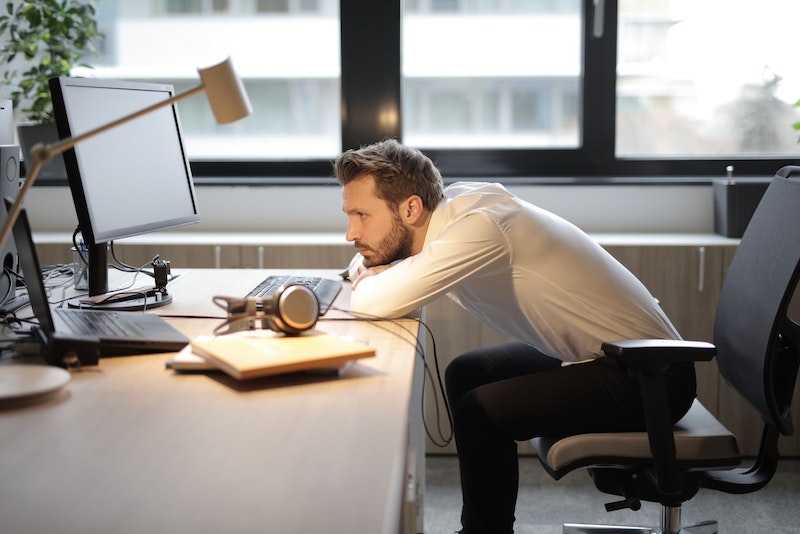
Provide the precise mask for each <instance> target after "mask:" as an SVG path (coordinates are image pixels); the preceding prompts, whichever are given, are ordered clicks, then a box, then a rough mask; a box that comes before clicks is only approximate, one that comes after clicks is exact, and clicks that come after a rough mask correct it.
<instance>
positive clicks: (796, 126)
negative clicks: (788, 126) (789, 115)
mask: <svg viewBox="0 0 800 534" xmlns="http://www.w3.org/2000/svg"><path fill="white" fill-rule="evenodd" d="M794 107H796V108H800V100H798V101H797V102H795V103H794ZM792 126H793V127H794V129H795V130H798V131H800V121H797V122H795V123H794V124H793V125H792ZM797 142H798V143H800V139H798V140H797Z"/></svg>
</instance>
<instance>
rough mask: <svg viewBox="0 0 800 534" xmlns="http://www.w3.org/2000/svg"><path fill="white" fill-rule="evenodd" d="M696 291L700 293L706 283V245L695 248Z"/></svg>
mask: <svg viewBox="0 0 800 534" xmlns="http://www.w3.org/2000/svg"><path fill="white" fill-rule="evenodd" d="M697 269H698V271H697V291H698V292H700V293H702V292H703V288H704V287H705V285H706V247H698V248H697Z"/></svg>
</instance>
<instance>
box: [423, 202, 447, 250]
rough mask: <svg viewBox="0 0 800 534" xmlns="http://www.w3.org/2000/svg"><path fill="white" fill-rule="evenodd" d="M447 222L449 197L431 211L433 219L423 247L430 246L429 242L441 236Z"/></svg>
mask: <svg viewBox="0 0 800 534" xmlns="http://www.w3.org/2000/svg"><path fill="white" fill-rule="evenodd" d="M446 222H447V199H446V198H443V199H442V200H441V201H440V202H439V204H437V205H436V208H435V209H434V210H433V213H431V220H430V221H429V222H428V230H427V231H426V232H425V241H424V243H423V244H422V248H425V247H427V246H428V243H430V242H431V241H433V240H434V239H436V238H437V237H439V234H441V233H442V230H443V229H444V226H445V223H446Z"/></svg>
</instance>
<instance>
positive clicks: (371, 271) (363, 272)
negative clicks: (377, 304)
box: [353, 265, 391, 289]
mask: <svg viewBox="0 0 800 534" xmlns="http://www.w3.org/2000/svg"><path fill="white" fill-rule="evenodd" d="M389 267H391V265H376V266H375V267H369V268H367V267H360V268H359V269H358V276H356V279H355V280H353V289H355V288H356V287H357V286H358V284H359V282H361V280H363V279H364V278H367V277H370V276H374V275H376V274H378V273H382V272H383V271H385V270H386V269H388V268H389Z"/></svg>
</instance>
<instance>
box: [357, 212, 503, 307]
mask: <svg viewBox="0 0 800 534" xmlns="http://www.w3.org/2000/svg"><path fill="white" fill-rule="evenodd" d="M508 261H509V250H508V246H507V242H506V239H505V236H503V234H502V233H501V232H500V230H499V229H498V228H497V225H496V224H495V223H494V221H493V220H491V219H490V218H489V217H488V216H487V215H484V214H482V213H473V214H470V215H467V216H466V217H464V218H463V219H460V220H458V221H456V222H454V223H453V224H452V225H451V226H450V227H449V228H447V229H446V230H445V231H444V232H443V233H442V235H441V236H439V237H438V238H437V239H435V240H433V241H431V242H430V243H428V244H427V246H426V247H425V248H424V249H423V250H422V251H421V252H420V253H419V254H416V255H414V256H411V257H409V258H406V259H405V260H403V261H401V262H399V263H397V264H395V265H393V266H391V267H390V268H388V269H386V270H384V271H382V272H380V273H378V274H375V275H374V276H367V277H363V278H362V279H361V280H360V281H359V283H358V286H357V288H356V289H355V290H354V291H353V293H352V296H351V298H350V308H351V309H352V311H354V312H357V313H364V314H370V315H375V316H379V317H401V316H403V315H406V314H407V313H409V312H411V311H413V310H415V309H417V308H419V307H420V306H422V305H424V304H425V303H427V302H430V301H431V300H433V299H435V298H436V297H438V296H439V295H441V294H442V293H445V292H447V291H448V290H449V289H450V288H451V287H453V286H454V285H456V284H458V283H459V282H461V281H463V280H465V279H466V278H468V277H470V276H476V275H480V274H482V273H486V272H488V271H489V270H491V269H494V268H499V267H502V266H505V265H507V264H508Z"/></svg>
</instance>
